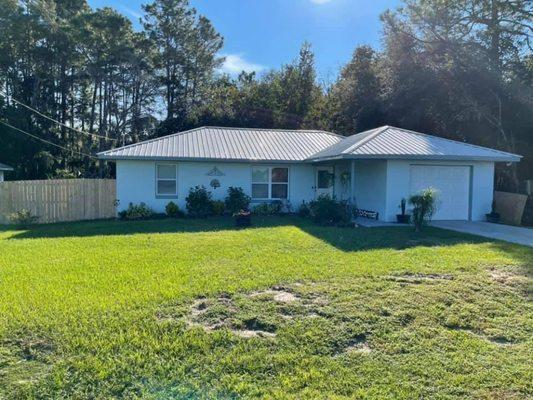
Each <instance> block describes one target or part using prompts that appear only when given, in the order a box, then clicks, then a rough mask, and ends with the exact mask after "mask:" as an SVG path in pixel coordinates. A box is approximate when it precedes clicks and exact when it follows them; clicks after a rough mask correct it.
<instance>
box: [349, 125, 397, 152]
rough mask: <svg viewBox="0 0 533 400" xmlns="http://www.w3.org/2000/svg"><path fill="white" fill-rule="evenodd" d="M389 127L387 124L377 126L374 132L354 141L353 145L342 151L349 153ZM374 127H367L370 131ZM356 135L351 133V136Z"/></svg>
mask: <svg viewBox="0 0 533 400" xmlns="http://www.w3.org/2000/svg"><path fill="white" fill-rule="evenodd" d="M389 128H390V126H389V125H384V126H380V127H379V128H374V129H375V130H376V132H374V133H372V134H371V135H369V136H368V137H366V138H364V139H362V140H359V141H358V142H356V143H354V144H353V145H351V146H350V147H348V148H347V149H345V150H343V151H342V153H346V154H347V153H350V152H352V151H354V150H355V149H357V148H359V147H361V146H362V145H364V144H365V143H368V142H369V141H371V140H372V139H374V138H375V137H376V136H378V135H380V134H382V133H383V132H385V131H386V130H387V129H389ZM374 129H369V130H368V131H372V130H374ZM368 131H363V132H359V133H357V134H356V135H361V134H363V133H366V132H368ZM356 135H352V136H356ZM348 137H350V136H348Z"/></svg>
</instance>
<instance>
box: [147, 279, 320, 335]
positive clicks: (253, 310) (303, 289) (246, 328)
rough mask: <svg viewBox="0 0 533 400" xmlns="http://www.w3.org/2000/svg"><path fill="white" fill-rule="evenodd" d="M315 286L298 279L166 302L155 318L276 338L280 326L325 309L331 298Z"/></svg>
mask: <svg viewBox="0 0 533 400" xmlns="http://www.w3.org/2000/svg"><path fill="white" fill-rule="evenodd" d="M313 287H314V285H312V284H303V283H301V282H298V283H295V284H294V285H290V286H273V287H270V288H268V289H264V290H256V291H253V292H248V293H235V294H232V295H229V294H221V295H218V296H213V297H200V298H197V299H195V300H193V301H192V302H191V303H189V304H182V305H178V306H176V305H174V306H172V305H171V306H165V307H163V308H162V309H160V310H159V311H158V312H157V314H156V319H157V320H158V321H159V322H161V323H164V322H171V323H172V322H181V323H185V326H186V327H201V328H202V329H204V330H205V331H206V332H213V331H217V330H221V329H226V330H228V331H229V332H231V333H233V334H234V335H236V336H239V337H242V338H274V337H276V332H277V330H278V328H279V327H280V326H284V325H286V324H289V323H292V322H294V320H296V319H303V318H315V317H319V316H321V315H323V314H324V313H325V311H324V308H327V306H328V299H327V298H326V296H325V295H324V294H323V293H321V294H318V293H314V291H313V290H312V288H313Z"/></svg>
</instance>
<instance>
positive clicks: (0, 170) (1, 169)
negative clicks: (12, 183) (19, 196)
mask: <svg viewBox="0 0 533 400" xmlns="http://www.w3.org/2000/svg"><path fill="white" fill-rule="evenodd" d="M6 171H13V168H12V167H10V166H9V165H6V164H2V163H0V182H3V181H4V173H5V172H6Z"/></svg>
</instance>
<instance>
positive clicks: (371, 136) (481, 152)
mask: <svg viewBox="0 0 533 400" xmlns="http://www.w3.org/2000/svg"><path fill="white" fill-rule="evenodd" d="M339 157H340V158H396V159H398V158H405V159H409V158H413V159H424V158H425V159H433V160H437V159H440V160H490V161H508V162H510V161H519V160H520V158H521V156H519V155H517V154H511V153H506V152H503V151H499V150H494V149H489V148H487V147H481V146H476V145H472V144H469V143H462V142H458V141H455V140H450V139H445V138H441V137H437V136H430V135H425V134H423V133H418V132H414V131H409V130H406V129H402V128H395V127H391V126H384V127H381V128H376V129H372V130H370V131H366V132H362V133H360V134H357V135H353V136H350V137H348V138H347V139H346V140H344V141H342V142H340V143H337V144H336V145H334V146H331V147H330V148H328V149H325V150H323V151H322V152H319V153H317V154H315V155H313V156H311V157H310V160H312V161H318V160H326V159H330V158H339Z"/></svg>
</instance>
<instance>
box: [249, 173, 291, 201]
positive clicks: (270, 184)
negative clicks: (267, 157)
mask: <svg viewBox="0 0 533 400" xmlns="http://www.w3.org/2000/svg"><path fill="white" fill-rule="evenodd" d="M254 168H266V169H268V182H266V181H265V182H258V181H254ZM274 168H284V169H286V170H287V182H272V169H274ZM250 174H251V181H252V183H251V185H250V193H251V194H252V200H259V201H265V200H282V201H283V200H288V199H289V197H290V196H289V193H290V180H291V178H290V175H291V169H290V168H289V167H288V166H286V165H254V166H252V168H251V169H250ZM253 185H268V197H253ZM272 185H287V198H279V197H272Z"/></svg>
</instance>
